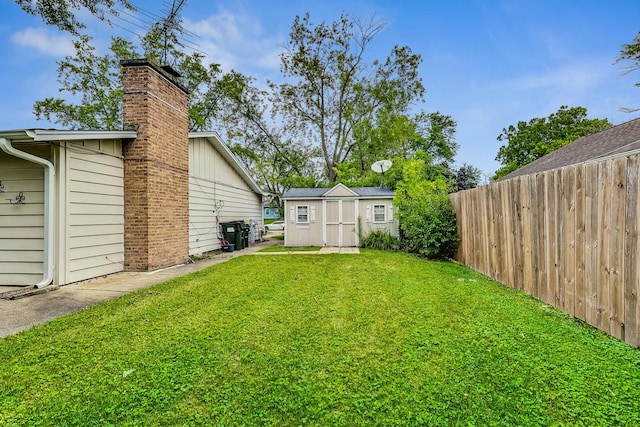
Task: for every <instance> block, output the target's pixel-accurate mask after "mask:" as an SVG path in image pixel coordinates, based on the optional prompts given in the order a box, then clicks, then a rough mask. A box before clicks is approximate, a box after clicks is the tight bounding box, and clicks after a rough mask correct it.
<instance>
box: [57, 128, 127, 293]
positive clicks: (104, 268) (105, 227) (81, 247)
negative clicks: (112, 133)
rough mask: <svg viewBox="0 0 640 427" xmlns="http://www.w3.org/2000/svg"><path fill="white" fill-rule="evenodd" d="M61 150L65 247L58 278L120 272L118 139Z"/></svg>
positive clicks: (120, 164)
mask: <svg viewBox="0 0 640 427" xmlns="http://www.w3.org/2000/svg"><path fill="white" fill-rule="evenodd" d="M82 147H84V148H89V149H91V150H92V151H83V150H82ZM93 150H95V151H93ZM64 151H65V156H66V161H65V164H66V178H67V179H66V183H67V184H66V189H65V199H66V203H65V205H66V209H65V210H66V212H67V218H66V233H65V234H66V236H67V242H66V243H67V244H66V246H67V248H68V252H67V256H66V257H64V259H66V260H67V262H66V263H65V264H66V265H65V266H64V271H65V277H64V283H71V282H76V281H79V280H85V279H88V278H91V277H96V276H101V275H105V274H111V273H116V272H119V271H122V270H123V268H124V181H123V177H124V163H123V160H122V158H121V156H118V154H117V153H121V151H122V148H121V142H120V141H114V140H111V141H87V142H85V143H70V144H69V145H68V148H67V149H66V150H64Z"/></svg>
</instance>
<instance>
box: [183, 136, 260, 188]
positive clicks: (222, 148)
mask: <svg viewBox="0 0 640 427" xmlns="http://www.w3.org/2000/svg"><path fill="white" fill-rule="evenodd" d="M191 138H205V139H206V140H207V141H209V143H211V145H213V146H214V147H215V149H216V150H217V151H218V152H219V153H220V155H221V156H222V157H223V158H224V159H225V160H226V161H227V162H228V163H229V164H230V165H231V167H232V168H233V170H235V171H236V172H237V173H238V175H240V177H242V179H243V180H244V181H245V182H246V183H247V184H248V185H249V187H251V189H252V190H253V191H255V192H256V193H260V194H262V195H265V194H266V193H265V192H264V191H262V188H260V186H259V185H258V183H257V182H256V181H255V180H254V179H253V178H252V177H251V174H250V173H249V172H248V171H247V169H246V168H245V166H244V165H243V164H242V162H240V160H239V159H238V158H237V157H236V156H235V154H233V153H232V152H231V150H230V149H229V147H227V144H225V143H224V142H223V141H222V138H220V135H218V133H217V132H189V139H191Z"/></svg>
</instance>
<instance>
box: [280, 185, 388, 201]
mask: <svg viewBox="0 0 640 427" xmlns="http://www.w3.org/2000/svg"><path fill="white" fill-rule="evenodd" d="M347 188H348V189H349V190H351V191H352V192H354V193H355V194H356V196H357V197H376V198H377V197H393V195H394V194H395V193H394V191H393V190H390V189H389V188H386V187H383V188H380V187H347ZM329 190H330V188H291V189H289V190H287V191H286V192H285V193H284V195H283V196H282V198H283V199H320V198H322V197H323V196H324V195H325V193H327V192H328V191H329Z"/></svg>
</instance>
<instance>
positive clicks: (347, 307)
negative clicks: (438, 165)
mask: <svg viewBox="0 0 640 427" xmlns="http://www.w3.org/2000/svg"><path fill="white" fill-rule="evenodd" d="M0 360H1V361H2V370H0V425H118V426H121V425H241V424H242V425H276V426H282V425H301V424H309V425H320V426H330V425H331V426H333V425H345V426H355V425H381V426H388V425H458V424H461V425H510V426H511V425H518V426H522V425H625V426H628V425H638V424H639V423H640V352H639V351H637V350H635V349H633V348H631V347H628V346H627V345H625V344H624V343H622V342H620V341H617V340H615V339H612V338H610V337H607V336H605V335H604V334H603V333H601V332H599V331H597V330H595V329H593V328H591V327H589V326H586V325H585V324H583V323H580V322H578V321H575V320H573V319H571V318H569V317H568V316H567V315H565V314H562V313H560V312H559V311H557V310H555V309H553V308H552V307H550V306H548V305H546V304H544V303H542V302H540V301H537V300H534V299H532V298H530V297H528V296H526V295H524V294H521V293H518V292H516V291H514V290H511V289H509V288H506V287H504V286H502V285H499V284H497V283H495V282H491V281H489V280H487V279H485V278H484V277H482V276H480V275H478V274H476V273H474V272H472V271H471V270H468V269H466V268H464V267H461V266H459V265H456V264H452V263H438V262H428V261H423V260H420V259H418V258H415V257H412V256H409V255H406V254H400V253H395V254H392V253H384V252H376V251H362V254H361V255H326V256H319V255H292V256H283V255H277V256H276V255H274V256H269V255H263V256H245V257H240V258H235V259H232V260H230V261H228V262H226V263H223V264H219V265H216V266H213V267H211V268H208V269H206V270H203V271H200V272H198V273H194V274H191V275H189V276H186V277H183V278H180V279H176V280H173V281H170V282H166V283H164V284H161V285H158V286H156V287H153V288H150V289H146V290H141V291H139V292H136V293H133V294H130V295H127V296H124V297H122V298H119V299H117V300H113V301H109V302H107V303H104V304H101V305H99V306H96V307H94V308H91V309H88V310H84V311H82V312H79V313H77V314H75V315H72V316H68V317H65V318H62V319H58V320H57V321H54V322H51V323H49V324H47V325H44V326H41V327H37V328H34V329H32V330H30V331H26V332H23V333H21V334H18V335H16V336H13V337H7V338H4V339H1V340H0Z"/></svg>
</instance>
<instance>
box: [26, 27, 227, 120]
mask: <svg viewBox="0 0 640 427" xmlns="http://www.w3.org/2000/svg"><path fill="white" fill-rule="evenodd" d="M156 28H157V27H155V28H154V29H152V30H151V31H150V32H149V33H148V34H147V35H146V36H145V37H143V38H142V39H141V47H140V48H138V47H136V46H135V45H134V44H133V43H131V42H130V41H128V40H126V39H124V38H121V37H114V38H112V40H111V45H110V47H109V51H108V52H107V53H106V54H105V55H98V54H97V53H96V51H95V48H94V47H93V46H92V45H91V38H90V37H88V36H80V37H79V38H78V39H77V40H76V41H75V42H74V47H75V54H74V55H73V56H67V57H65V59H64V60H62V61H59V62H58V82H59V83H60V85H61V87H60V89H59V90H60V92H65V93H68V94H70V95H71V97H48V98H45V99H44V100H41V101H37V102H36V103H35V104H34V108H33V110H34V114H35V115H36V118H37V119H39V120H40V119H46V120H48V121H54V122H55V123H59V124H61V125H62V126H64V127H68V128H71V129H105V130H118V129H122V87H121V68H120V61H121V60H124V59H134V58H139V57H140V56H143V55H144V56H146V57H148V58H150V59H152V60H159V59H160V58H165V59H166V60H168V61H169V63H170V64H171V65H172V66H173V67H174V68H175V69H176V70H177V71H178V72H179V73H180V74H181V76H182V77H181V83H182V84H183V85H184V86H185V87H186V88H187V89H188V90H189V92H190V96H189V127H190V130H192V131H196V130H207V129H210V128H211V126H212V124H213V122H214V121H215V119H216V114H217V113H218V112H219V106H220V104H221V102H222V99H223V97H224V93H225V90H226V89H225V88H224V87H223V86H224V84H225V82H224V81H222V79H221V74H222V73H221V71H220V67H219V66H218V65H217V64H209V65H205V64H204V63H203V60H204V57H203V56H202V55H201V54H199V53H193V54H191V55H187V54H185V53H184V52H183V51H182V49H181V45H180V44H179V43H178V41H177V38H176V37H175V35H171V34H169V35H168V36H167V37H163V38H161V37H158V35H157V34H158V31H157V29H156ZM140 49H141V50H142V51H143V53H140V52H139V50H140Z"/></svg>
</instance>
